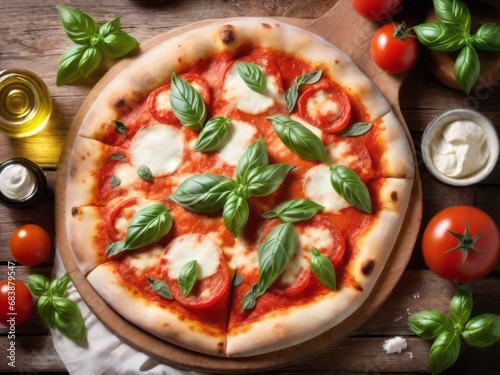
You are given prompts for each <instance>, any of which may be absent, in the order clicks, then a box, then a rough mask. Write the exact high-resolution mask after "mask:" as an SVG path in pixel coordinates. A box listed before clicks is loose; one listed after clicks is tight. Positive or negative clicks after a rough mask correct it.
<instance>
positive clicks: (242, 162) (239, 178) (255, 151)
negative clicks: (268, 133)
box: [236, 137, 268, 184]
mask: <svg viewBox="0 0 500 375" xmlns="http://www.w3.org/2000/svg"><path fill="white" fill-rule="evenodd" d="M267 163H268V155H267V150H266V144H265V142H264V139H262V137H261V138H259V139H258V140H257V141H255V142H254V143H252V144H251V145H250V146H249V147H248V148H247V149H246V151H245V152H244V153H243V155H242V156H241V157H240V159H239V160H238V164H237V165H236V182H237V183H238V184H246V183H248V174H249V173H250V171H252V170H253V169H255V168H257V167H260V166H263V165H267Z"/></svg>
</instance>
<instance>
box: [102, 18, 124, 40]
mask: <svg viewBox="0 0 500 375" xmlns="http://www.w3.org/2000/svg"><path fill="white" fill-rule="evenodd" d="M120 27H121V26H120V17H115V18H114V19H112V20H111V21H108V22H106V23H104V24H103V25H101V27H99V35H101V36H102V37H107V36H108V35H109V34H113V33H116V32H117V31H118V30H120Z"/></svg>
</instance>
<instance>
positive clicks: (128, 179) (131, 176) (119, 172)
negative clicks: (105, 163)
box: [115, 163, 140, 189]
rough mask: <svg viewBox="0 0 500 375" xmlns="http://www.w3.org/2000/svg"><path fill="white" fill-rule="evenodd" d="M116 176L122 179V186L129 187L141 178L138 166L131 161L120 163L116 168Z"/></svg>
mask: <svg viewBox="0 0 500 375" xmlns="http://www.w3.org/2000/svg"><path fill="white" fill-rule="evenodd" d="M115 176H116V177H118V178H119V179H120V188H122V189H127V188H130V187H131V186H132V185H134V184H135V183H136V182H137V181H139V180H140V177H139V176H138V175H137V168H135V167H133V166H132V165H130V164H129V163H119V164H117V167H116V169H115Z"/></svg>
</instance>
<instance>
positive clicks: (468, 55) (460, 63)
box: [454, 45, 480, 94]
mask: <svg viewBox="0 0 500 375" xmlns="http://www.w3.org/2000/svg"><path fill="white" fill-rule="evenodd" d="M479 72H480V61H479V56H478V54H477V51H476V49H475V48H474V47H471V46H467V45H466V46H465V47H464V48H462V50H461V51H460V53H459V54H458V57H457V59H456V60H455V66H454V73H455V79H456V81H457V83H458V86H459V87H460V89H461V90H462V91H463V92H465V93H466V94H469V93H470V90H471V89H472V86H473V85H474V83H475V82H476V80H477V79H478V77H479Z"/></svg>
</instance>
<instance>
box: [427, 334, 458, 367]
mask: <svg viewBox="0 0 500 375" xmlns="http://www.w3.org/2000/svg"><path fill="white" fill-rule="evenodd" d="M459 354H460V336H459V335H457V334H456V333H454V332H449V331H446V332H443V333H441V334H440V335H439V336H438V337H437V338H436V340H435V341H434V342H433V343H432V346H431V349H430V365H431V371H432V373H433V374H439V373H441V372H443V371H444V370H446V369H447V368H448V367H450V366H451V365H453V364H454V363H455V361H456V360H457V358H458V355H459Z"/></svg>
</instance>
